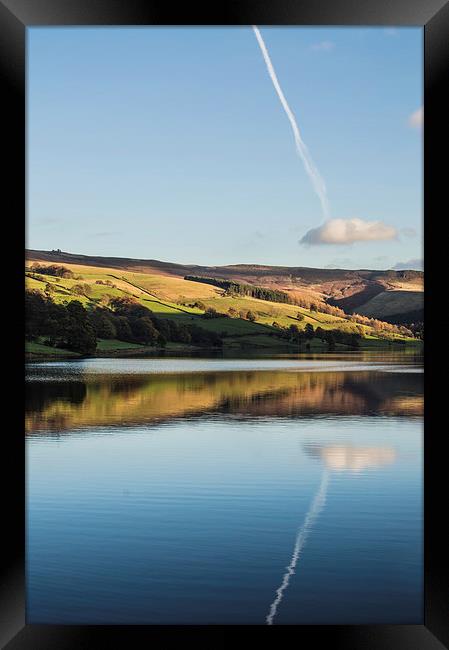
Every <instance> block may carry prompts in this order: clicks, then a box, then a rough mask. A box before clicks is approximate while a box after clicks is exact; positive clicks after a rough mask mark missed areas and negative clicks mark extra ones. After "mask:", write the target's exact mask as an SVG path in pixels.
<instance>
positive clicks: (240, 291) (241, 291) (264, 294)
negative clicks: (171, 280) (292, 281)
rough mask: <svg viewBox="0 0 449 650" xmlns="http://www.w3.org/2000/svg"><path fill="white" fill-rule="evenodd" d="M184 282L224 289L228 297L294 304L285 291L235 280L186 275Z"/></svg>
mask: <svg viewBox="0 0 449 650" xmlns="http://www.w3.org/2000/svg"><path fill="white" fill-rule="evenodd" d="M184 280H190V281H191V282H202V283H203V284H211V285H213V286H214V287H218V288H219V289H224V290H225V292H226V294H227V295H228V296H250V297H251V298H258V299H259V300H269V301H270V302H281V303H287V304H295V303H294V301H293V300H292V298H291V297H290V296H289V295H288V293H286V292H285V291H279V290H278V289H267V288H266V287H256V286H254V285H252V284H244V283H242V282H236V281H235V280H220V279H219V278H202V277H197V276H195V275H186V276H184Z"/></svg>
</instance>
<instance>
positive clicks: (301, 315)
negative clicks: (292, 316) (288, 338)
mask: <svg viewBox="0 0 449 650" xmlns="http://www.w3.org/2000/svg"><path fill="white" fill-rule="evenodd" d="M296 319H297V320H299V321H303V320H304V314H301V312H300V311H298V313H297V314H296Z"/></svg>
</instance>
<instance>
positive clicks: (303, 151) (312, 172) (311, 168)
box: [252, 25, 330, 220]
mask: <svg viewBox="0 0 449 650" xmlns="http://www.w3.org/2000/svg"><path fill="white" fill-rule="evenodd" d="M252 27H253V29H254V33H255V35H256V38H257V42H258V43H259V46H260V49H261V50H262V55H263V58H264V60H265V63H266V66H267V69H268V74H269V75H270V78H271V81H272V82H273V86H274V87H275V89H276V92H277V94H278V97H279V99H280V101H281V104H282V106H283V108H284V111H285V112H286V114H287V117H288V119H289V122H290V124H291V127H292V130H293V135H294V136H295V144H296V150H297V152H298V154H299V156H300V158H301V160H302V162H303V164H304V167H305V169H306V172H307V174H308V175H309V178H310V180H311V181H312V185H313V187H314V189H315V192H316V193H317V194H318V197H319V199H320V201H321V207H322V209H323V214H324V217H325V219H326V220H327V219H329V214H330V211H329V203H328V200H327V194H326V186H325V184H324V181H323V179H322V178H321V175H320V173H319V171H318V169H317V168H316V167H315V164H314V162H313V160H312V158H311V156H310V154H309V150H308V149H307V147H306V145H305V143H304V141H303V139H302V138H301V134H300V132H299V128H298V125H297V123H296V119H295V116H294V114H293V112H292V110H291V109H290V106H289V105H288V103H287V100H286V99H285V95H284V93H283V92H282V88H281V86H280V85H279V81H278V79H277V76H276V73H275V71H274V68H273V64H272V63H271V59H270V55H269V54H268V51H267V48H266V47H265V43H264V40H263V38H262V35H261V33H260V31H259V29H258V27H256V25H253V26H252Z"/></svg>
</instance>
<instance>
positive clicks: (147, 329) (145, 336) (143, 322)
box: [132, 316, 159, 345]
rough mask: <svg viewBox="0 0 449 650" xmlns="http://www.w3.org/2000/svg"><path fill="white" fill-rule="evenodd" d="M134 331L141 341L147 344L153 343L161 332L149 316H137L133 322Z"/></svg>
mask: <svg viewBox="0 0 449 650" xmlns="http://www.w3.org/2000/svg"><path fill="white" fill-rule="evenodd" d="M132 332H133V334H134V336H135V337H136V339H137V340H138V341H139V343H144V344H145V345H149V344H151V345H153V344H154V343H156V341H157V339H158V337H159V332H158V331H157V329H156V328H155V327H154V325H153V323H152V321H151V318H148V317H147V316H142V317H141V318H137V319H136V320H135V321H134V322H133V323H132Z"/></svg>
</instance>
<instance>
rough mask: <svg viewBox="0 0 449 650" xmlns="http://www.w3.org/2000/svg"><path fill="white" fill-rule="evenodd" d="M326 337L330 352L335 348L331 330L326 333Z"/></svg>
mask: <svg viewBox="0 0 449 650" xmlns="http://www.w3.org/2000/svg"><path fill="white" fill-rule="evenodd" d="M326 339H327V345H328V349H329V352H332V351H333V350H335V336H334V334H333V332H332V331H331V332H329V333H328V334H327V336H326Z"/></svg>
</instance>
